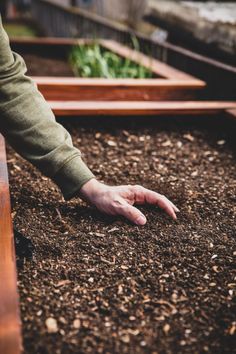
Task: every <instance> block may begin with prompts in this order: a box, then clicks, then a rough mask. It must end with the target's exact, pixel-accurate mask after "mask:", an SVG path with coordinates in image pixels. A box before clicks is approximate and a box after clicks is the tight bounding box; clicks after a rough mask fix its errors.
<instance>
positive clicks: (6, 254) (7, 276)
mask: <svg viewBox="0 0 236 354" xmlns="http://www.w3.org/2000/svg"><path fill="white" fill-rule="evenodd" d="M20 352H21V333H20V315H19V303H18V292H17V278H16V263H15V249H14V239H13V229H12V220H11V207H10V195H9V183H8V173H7V163H6V152H5V143H4V139H3V137H2V135H0V353H1V354H19V353H20Z"/></svg>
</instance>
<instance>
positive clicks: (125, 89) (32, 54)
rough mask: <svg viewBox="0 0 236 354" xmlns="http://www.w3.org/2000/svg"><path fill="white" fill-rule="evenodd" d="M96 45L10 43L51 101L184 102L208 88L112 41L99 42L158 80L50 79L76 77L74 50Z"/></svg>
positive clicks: (49, 41)
mask: <svg viewBox="0 0 236 354" xmlns="http://www.w3.org/2000/svg"><path fill="white" fill-rule="evenodd" d="M93 42H94V41H92V40H71V39H56V38H41V39H34V40H26V39H25V40H19V39H12V40H11V44H12V47H13V49H14V50H16V51H18V52H20V53H21V54H22V55H23V57H24V58H25V60H26V63H27V66H28V68H29V74H30V75H32V74H33V76H36V77H34V79H35V81H36V83H37V84H38V87H39V89H40V90H41V92H42V93H43V95H44V96H45V97H46V99H48V100H58V99H59V100H76V101H84V100H90V101H109V100H111V101H120V100H123V101H137V100H142V101H153V100H169V99H176V100H177V99H183V100H184V99H193V98H196V97H199V91H201V90H202V89H203V88H204V87H205V83H204V82H203V81H201V80H198V79H196V78H194V77H192V76H190V75H188V74H185V73H183V72H181V71H179V70H176V69H174V68H172V67H170V66H168V65H166V64H164V63H162V62H161V61H158V60H156V59H152V58H150V57H148V56H146V55H144V54H142V53H139V52H137V51H135V50H132V49H130V48H128V47H125V46H123V45H121V44H119V43H117V42H114V41H109V40H100V41H99V43H100V45H101V47H102V48H104V49H106V50H110V51H112V52H113V53H115V54H117V55H119V56H121V57H123V58H126V59H130V60H132V61H133V62H135V63H137V64H139V65H142V66H143V67H145V68H146V69H149V70H151V72H152V73H153V75H154V77H157V78H153V79H142V80H137V79H96V78H94V79H84V78H82V79H81V78H72V77H71V78H70V80H68V79H65V78H63V77H60V78H59V77H58V78H51V77H50V76H51V75H53V76H54V77H55V76H59V75H61V76H63V75H65V76H73V72H72V69H71V68H70V67H69V64H67V61H68V56H69V53H70V52H71V50H72V48H73V46H74V45H76V44H80V45H83V44H92V43H93ZM42 53H43V54H42ZM54 60H55V61H54ZM37 61H38V63H37ZM45 70H46V71H45ZM57 70H58V71H57ZM60 70H61V71H60ZM49 72H50V73H51V75H50V76H49V75H47V77H43V78H42V76H44V75H46V74H47V73H49ZM39 76H40V77H39ZM65 86H66V89H65Z"/></svg>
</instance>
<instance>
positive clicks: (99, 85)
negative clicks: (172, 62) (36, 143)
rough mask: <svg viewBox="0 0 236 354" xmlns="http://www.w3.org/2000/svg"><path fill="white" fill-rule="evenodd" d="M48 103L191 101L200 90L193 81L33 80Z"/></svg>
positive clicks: (44, 78) (197, 84)
mask: <svg viewBox="0 0 236 354" xmlns="http://www.w3.org/2000/svg"><path fill="white" fill-rule="evenodd" d="M33 79H34V81H35V82H36V84H37V86H38V89H39V90H40V91H41V93H42V94H43V95H44V97H45V98H46V99H47V100H51V101H54V100H56V101H58V100H59V101H67V100H68V101H156V100H172V99H175V100H177V99H184V100H187V99H193V97H196V96H197V93H198V91H199V90H201V89H202V88H203V87H204V84H203V83H202V82H200V81H199V82H198V81H196V80H189V81H187V80H185V81H184V80H166V79H79V78H63V77H61V78H52V77H34V78H33Z"/></svg>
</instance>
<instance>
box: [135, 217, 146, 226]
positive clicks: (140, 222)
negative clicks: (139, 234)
mask: <svg viewBox="0 0 236 354" xmlns="http://www.w3.org/2000/svg"><path fill="white" fill-rule="evenodd" d="M135 223H136V224H137V225H144V224H146V218H145V216H144V215H140V216H139V217H138V218H137V219H136V221H135Z"/></svg>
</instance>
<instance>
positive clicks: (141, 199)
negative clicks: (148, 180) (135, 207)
mask: <svg viewBox="0 0 236 354" xmlns="http://www.w3.org/2000/svg"><path fill="white" fill-rule="evenodd" d="M133 188H134V189H133V191H134V193H135V202H136V203H137V204H144V203H145V202H146V203H148V204H152V205H158V206H159V207H160V208H162V209H163V210H165V212H166V213H167V214H168V215H170V216H171V217H172V218H173V219H174V220H176V219H177V217H176V212H179V209H178V208H177V207H176V206H175V205H174V204H173V203H172V202H171V201H170V200H169V199H167V198H166V197H165V196H164V195H162V194H159V193H156V192H154V191H151V190H149V189H146V188H144V187H142V186H134V187H133Z"/></svg>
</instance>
